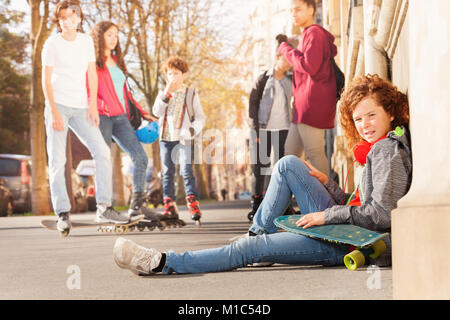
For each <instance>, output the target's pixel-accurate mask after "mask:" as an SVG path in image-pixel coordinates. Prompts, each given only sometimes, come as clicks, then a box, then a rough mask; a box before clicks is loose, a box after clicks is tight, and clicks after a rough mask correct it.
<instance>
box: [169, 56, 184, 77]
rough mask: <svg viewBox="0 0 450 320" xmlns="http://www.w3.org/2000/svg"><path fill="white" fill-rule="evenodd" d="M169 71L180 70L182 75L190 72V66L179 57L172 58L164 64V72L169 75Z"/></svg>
mask: <svg viewBox="0 0 450 320" xmlns="http://www.w3.org/2000/svg"><path fill="white" fill-rule="evenodd" d="M169 69H178V70H180V71H181V72H182V73H186V72H188V71H189V66H188V64H187V63H186V61H184V60H183V59H182V58H180V57H178V56H171V57H170V58H169V59H168V60H167V61H166V63H165V64H164V68H163V70H164V72H165V73H167V71H168V70H169Z"/></svg>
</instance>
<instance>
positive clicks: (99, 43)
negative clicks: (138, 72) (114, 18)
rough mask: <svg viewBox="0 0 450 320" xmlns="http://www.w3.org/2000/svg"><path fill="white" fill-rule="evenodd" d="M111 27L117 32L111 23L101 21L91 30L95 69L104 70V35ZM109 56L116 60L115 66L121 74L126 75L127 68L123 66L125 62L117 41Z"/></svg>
mask: <svg viewBox="0 0 450 320" xmlns="http://www.w3.org/2000/svg"><path fill="white" fill-rule="evenodd" d="M111 27H115V28H116V29H117V30H119V27H117V25H115V24H114V23H112V22H111V21H101V22H99V23H97V24H96V25H95V26H94V28H92V30H91V36H92V38H93V39H94V46H95V60H96V64H97V68H99V69H104V68H105V37H104V34H105V32H106V31H108V30H109V29H110V28H111ZM111 54H112V55H113V56H115V57H116V58H117V64H118V65H119V68H120V69H121V70H122V71H123V73H125V74H127V68H126V66H125V62H124V59H123V54H122V49H121V48H120V44H119V41H117V45H116V47H115V48H114V50H112V51H111Z"/></svg>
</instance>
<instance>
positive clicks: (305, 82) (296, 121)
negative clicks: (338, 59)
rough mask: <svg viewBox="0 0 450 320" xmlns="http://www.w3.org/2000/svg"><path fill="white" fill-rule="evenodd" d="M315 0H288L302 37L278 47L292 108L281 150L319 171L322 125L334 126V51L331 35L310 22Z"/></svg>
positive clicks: (322, 157) (321, 165)
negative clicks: (288, 69) (289, 73)
mask: <svg viewBox="0 0 450 320" xmlns="http://www.w3.org/2000/svg"><path fill="white" fill-rule="evenodd" d="M315 11H316V2H315V0H292V7H291V14H292V18H293V19H294V22H295V24H296V25H297V26H299V27H300V28H301V29H302V40H301V42H300V44H299V46H298V47H297V48H296V49H294V48H292V47H290V46H289V45H288V44H287V43H286V42H283V43H282V44H281V45H280V47H279V48H278V53H280V54H282V55H283V56H284V57H285V58H286V60H287V61H289V63H290V64H291V65H292V67H293V70H294V74H293V80H292V84H293V90H292V93H293V97H294V110H293V114H292V123H291V126H290V128H289V133H288V137H287V140H286V145H285V154H290V155H299V154H300V153H301V152H302V150H303V149H304V150H305V153H306V157H307V158H308V159H309V161H310V162H311V163H312V164H313V165H314V166H315V167H316V168H318V169H319V170H320V171H322V172H324V173H328V162H327V159H326V156H325V151H324V150H325V146H324V143H325V141H324V133H325V129H332V128H334V118H335V115H336V80H335V76H334V70H333V67H332V63H331V59H333V58H334V57H335V56H336V54H337V48H336V46H335V45H334V44H333V42H334V37H333V35H332V34H330V33H329V32H328V31H327V30H325V29H324V28H322V27H321V26H319V25H317V24H314V14H315Z"/></svg>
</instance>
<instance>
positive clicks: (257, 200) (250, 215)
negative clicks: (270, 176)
mask: <svg viewBox="0 0 450 320" xmlns="http://www.w3.org/2000/svg"><path fill="white" fill-rule="evenodd" d="M263 199H264V196H260V195H253V196H252V200H251V204H252V211H250V212H249V213H248V216H247V218H248V220H249V221H250V222H252V221H253V217H254V216H255V214H256V211H258V208H259V206H260V205H261V202H262V201H263ZM293 214H298V213H297V212H296V211H295V210H294V208H293V207H292V204H289V206H288V207H287V208H286V210H285V211H284V213H283V216H287V215H293Z"/></svg>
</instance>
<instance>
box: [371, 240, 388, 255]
mask: <svg viewBox="0 0 450 320" xmlns="http://www.w3.org/2000/svg"><path fill="white" fill-rule="evenodd" d="M372 250H373V253H371V254H370V255H369V257H371V258H372V259H376V258H378V257H379V256H381V255H382V254H383V253H385V252H386V244H385V243H384V241H383V240H379V241H377V242H375V243H374V244H373V245H372Z"/></svg>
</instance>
